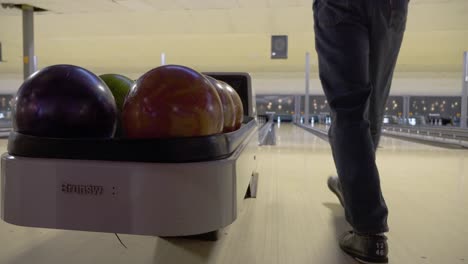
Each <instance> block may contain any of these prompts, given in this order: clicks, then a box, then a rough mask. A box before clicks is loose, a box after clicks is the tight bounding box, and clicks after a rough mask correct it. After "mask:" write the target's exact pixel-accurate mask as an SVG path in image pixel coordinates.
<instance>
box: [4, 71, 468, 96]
mask: <svg viewBox="0 0 468 264" xmlns="http://www.w3.org/2000/svg"><path fill="white" fill-rule="evenodd" d="M97 74H100V73H99V72H97ZM126 75H127V76H129V77H130V78H138V76H139V75H140V74H139V73H126ZM303 75H304V74H303V73H252V79H253V81H252V82H253V87H254V89H255V92H256V93H257V94H303V93H305V79H304V77H303ZM21 79H22V76H21V75H15V74H1V73H0V93H1V94H5V93H15V92H16V91H17V89H18V88H19V86H20V85H21V83H22V80H21ZM461 83H462V77H461V74H457V73H397V74H396V75H395V78H394V81H393V86H392V91H391V94H392V95H451V96H453V95H460V94H461ZM310 93H311V94H323V92H322V88H321V85H320V82H319V80H318V76H317V74H316V73H313V74H312V75H311V81H310Z"/></svg>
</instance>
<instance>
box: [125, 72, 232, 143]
mask: <svg viewBox="0 0 468 264" xmlns="http://www.w3.org/2000/svg"><path fill="white" fill-rule="evenodd" d="M223 125H224V117H223V109H222V103H221V99H220V98H219V95H218V93H217V92H216V89H215V88H214V87H213V85H212V84H211V83H210V81H209V80H208V79H207V78H205V77H204V76H203V75H202V74H201V73H199V72H197V71H195V70H193V69H191V68H188V67H185V66H180V65H165V66H161V67H157V68H154V69H152V70H150V71H148V72H147V73H145V74H144V75H142V76H141V77H140V78H139V79H138V80H137V82H136V85H135V87H134V88H133V89H132V90H131V91H130V93H129V94H128V96H127V98H126V100H125V103H124V106H123V110H122V126H123V130H124V135H125V136H126V137H128V138H175V137H195V136H208V135H213V134H218V133H221V132H222V131H223Z"/></svg>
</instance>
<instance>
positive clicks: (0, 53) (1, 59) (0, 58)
mask: <svg viewBox="0 0 468 264" xmlns="http://www.w3.org/2000/svg"><path fill="white" fill-rule="evenodd" d="M0 61H3V57H2V43H1V42H0Z"/></svg>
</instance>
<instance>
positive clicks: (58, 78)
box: [13, 65, 117, 138]
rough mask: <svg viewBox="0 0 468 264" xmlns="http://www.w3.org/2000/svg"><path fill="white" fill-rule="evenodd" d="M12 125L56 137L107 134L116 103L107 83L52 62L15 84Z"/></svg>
mask: <svg viewBox="0 0 468 264" xmlns="http://www.w3.org/2000/svg"><path fill="white" fill-rule="evenodd" d="M13 110H14V111H13V129H14V130H15V131H17V132H19V133H22V134H27V135H33V136H40V137H56V138H110V137H112V136H113V135H114V132H115V128H116V120H117V107H116V104H115V100H114V97H113V96H112V93H111V91H110V90H109V88H108V87H107V85H106V84H105V83H104V82H103V81H102V80H101V79H100V78H99V77H97V76H96V75H95V74H93V73H92V72H90V71H88V70H86V69H83V68H81V67H77V66H73V65H54V66H50V67H47V68H44V69H42V70H40V71H38V72H36V73H34V74H33V75H32V76H31V77H29V78H28V79H27V80H26V81H25V82H24V83H23V84H22V85H21V87H20V88H19V90H18V93H17V95H16V103H15V106H14V109H13Z"/></svg>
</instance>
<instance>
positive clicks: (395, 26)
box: [369, 0, 408, 149]
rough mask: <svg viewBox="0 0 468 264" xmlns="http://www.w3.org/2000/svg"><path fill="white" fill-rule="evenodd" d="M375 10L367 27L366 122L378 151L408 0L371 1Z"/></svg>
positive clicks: (404, 24)
mask: <svg viewBox="0 0 468 264" xmlns="http://www.w3.org/2000/svg"><path fill="white" fill-rule="evenodd" d="M372 4H373V5H374V8H375V10H376V11H375V12H374V14H375V15H374V16H372V18H371V27H370V61H369V62H370V66H369V69H370V79H371V83H372V86H373V87H374V89H372V93H371V96H370V100H369V121H370V128H371V134H372V139H373V142H374V145H375V148H376V149H377V147H378V144H379V141H380V135H381V130H382V122H383V116H384V113H385V104H386V102H387V99H388V94H389V93H390V87H391V84H392V79H393V72H394V69H395V65H396V62H397V58H398V54H399V52H400V47H401V43H402V40H403V35H404V31H405V27H406V17H407V14H408V0H392V1H388V0H386V1H382V0H378V1H373V3H372Z"/></svg>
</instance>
